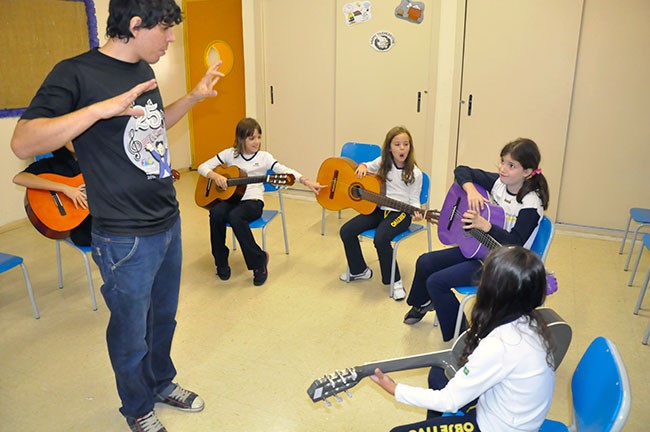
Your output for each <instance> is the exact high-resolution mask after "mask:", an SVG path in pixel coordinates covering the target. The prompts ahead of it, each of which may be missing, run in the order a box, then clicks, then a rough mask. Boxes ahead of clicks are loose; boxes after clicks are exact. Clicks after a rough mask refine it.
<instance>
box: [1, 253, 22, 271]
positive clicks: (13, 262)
mask: <svg viewBox="0 0 650 432" xmlns="http://www.w3.org/2000/svg"><path fill="white" fill-rule="evenodd" d="M22 262H23V259H22V258H21V257H19V256H16V255H11V254H6V253H2V252H0V273H4V272H6V271H7V270H11V269H12V268H14V267H16V266H19V265H20V264H22Z"/></svg>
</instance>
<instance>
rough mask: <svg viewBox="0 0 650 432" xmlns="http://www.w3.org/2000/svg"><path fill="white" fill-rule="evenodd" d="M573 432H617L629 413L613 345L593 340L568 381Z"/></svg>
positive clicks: (627, 389) (620, 364) (627, 392)
mask: <svg viewBox="0 0 650 432" xmlns="http://www.w3.org/2000/svg"><path fill="white" fill-rule="evenodd" d="M571 392H572V400H573V416H574V424H575V426H576V430H577V431H579V432H591V431H594V432H595V431H612V432H614V431H620V430H622V428H623V425H624V424H625V421H626V420H627V416H628V414H629V413H630V405H631V403H632V394H631V392H630V381H629V378H628V376H627V371H626V370H625V365H624V364H623V359H622V358H621V356H620V354H619V352H618V349H617V348H616V345H614V343H613V342H611V341H610V340H609V339H606V338H604V337H597V338H596V339H594V340H593V342H592V343H591V344H590V345H589V348H587V351H586V352H585V353H584V354H583V356H582V358H581V359H580V362H579V363H578V366H577V367H576V370H575V372H574V373H573V378H572V379H571Z"/></svg>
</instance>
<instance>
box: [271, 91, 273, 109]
mask: <svg viewBox="0 0 650 432" xmlns="http://www.w3.org/2000/svg"><path fill="white" fill-rule="evenodd" d="M271 105H273V86H271Z"/></svg>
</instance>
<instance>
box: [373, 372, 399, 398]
mask: <svg viewBox="0 0 650 432" xmlns="http://www.w3.org/2000/svg"><path fill="white" fill-rule="evenodd" d="M370 379H371V380H373V381H374V382H376V383H377V384H379V386H380V387H381V388H383V389H384V390H386V392H388V393H390V394H392V395H393V396H395V387H397V383H396V382H395V381H393V379H392V378H391V377H389V376H388V375H384V373H383V372H382V371H381V370H380V369H379V368H377V369H375V374H374V375H370Z"/></svg>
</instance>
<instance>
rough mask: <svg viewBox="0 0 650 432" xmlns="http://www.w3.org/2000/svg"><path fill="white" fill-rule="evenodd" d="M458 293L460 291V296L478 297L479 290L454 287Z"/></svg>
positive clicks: (472, 287)
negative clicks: (477, 291)
mask: <svg viewBox="0 0 650 432" xmlns="http://www.w3.org/2000/svg"><path fill="white" fill-rule="evenodd" d="M454 289H455V290H456V291H458V293H459V294H462V295H476V290H478V287H477V286H462V287H454Z"/></svg>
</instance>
